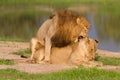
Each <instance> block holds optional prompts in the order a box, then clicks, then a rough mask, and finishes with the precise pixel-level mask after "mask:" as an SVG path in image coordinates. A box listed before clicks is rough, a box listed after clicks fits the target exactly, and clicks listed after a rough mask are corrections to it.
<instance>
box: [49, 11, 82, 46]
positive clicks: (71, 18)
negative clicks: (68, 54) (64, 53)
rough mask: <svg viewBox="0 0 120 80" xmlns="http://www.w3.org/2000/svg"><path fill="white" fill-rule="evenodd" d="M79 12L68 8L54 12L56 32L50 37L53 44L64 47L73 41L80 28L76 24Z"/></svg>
mask: <svg viewBox="0 0 120 80" xmlns="http://www.w3.org/2000/svg"><path fill="white" fill-rule="evenodd" d="M78 17H80V16H79V14H77V13H75V12H72V11H70V10H58V11H55V13H54V18H53V19H54V21H55V23H56V27H57V28H56V33H55V35H54V36H53V37H52V38H51V42H52V45H53V46H56V47H64V46H67V45H69V44H71V43H73V42H74V41H75V39H76V38H77V37H78V36H79V33H80V32H81V30H82V28H81V27H80V26H78V24H77V21H76V20H77V18H78Z"/></svg>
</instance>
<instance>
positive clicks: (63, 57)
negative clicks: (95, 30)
mask: <svg viewBox="0 0 120 80" xmlns="http://www.w3.org/2000/svg"><path fill="white" fill-rule="evenodd" d="M96 49H97V42H96V41H95V40H93V39H89V38H83V39H81V40H80V41H79V42H77V43H75V44H72V45H69V46H66V47H61V48H58V47H53V48H52V51H51V57H50V58H51V59H50V62H51V63H52V64H62V65H63V64H64V65H76V66H79V65H85V66H86V65H92V66H93V65H101V64H98V63H97V62H95V61H94V57H95V55H96ZM44 50H45V48H44V47H43V48H40V49H39V50H37V54H34V58H36V60H38V61H34V62H36V63H41V62H42V59H43V58H44V54H45V53H44ZM36 55H37V56H36ZM38 56H39V57H38Z"/></svg>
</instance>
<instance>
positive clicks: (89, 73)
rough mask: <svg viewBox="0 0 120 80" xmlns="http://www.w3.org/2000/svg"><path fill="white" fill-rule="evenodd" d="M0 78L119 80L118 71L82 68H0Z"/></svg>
mask: <svg viewBox="0 0 120 80" xmlns="http://www.w3.org/2000/svg"><path fill="white" fill-rule="evenodd" d="M0 79H1V80H6V79H9V80H17V79H20V80H120V73H118V72H114V71H106V70H98V69H96V68H88V69H86V68H83V67H80V68H78V69H72V70H66V71H61V72H54V73H49V74H28V73H25V72H20V71H17V70H15V69H3V70H0Z"/></svg>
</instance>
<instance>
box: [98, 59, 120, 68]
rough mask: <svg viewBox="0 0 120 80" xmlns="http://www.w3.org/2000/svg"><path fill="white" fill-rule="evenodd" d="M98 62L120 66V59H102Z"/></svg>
mask: <svg viewBox="0 0 120 80" xmlns="http://www.w3.org/2000/svg"><path fill="white" fill-rule="evenodd" d="M98 61H100V62H102V63H103V64H104V65H114V66H120V58H114V57H113V58H112V57H100V58H98Z"/></svg>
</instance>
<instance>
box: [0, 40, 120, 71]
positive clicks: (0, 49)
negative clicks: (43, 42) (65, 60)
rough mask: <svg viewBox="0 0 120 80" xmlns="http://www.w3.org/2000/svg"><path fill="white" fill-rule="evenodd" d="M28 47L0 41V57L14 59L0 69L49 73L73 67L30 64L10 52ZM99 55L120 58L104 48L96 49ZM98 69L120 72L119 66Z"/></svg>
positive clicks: (21, 43)
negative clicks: (13, 62)
mask: <svg viewBox="0 0 120 80" xmlns="http://www.w3.org/2000/svg"><path fill="white" fill-rule="evenodd" d="M25 48H29V43H24V42H4V41H0V59H11V60H14V61H15V64H14V65H0V69H6V68H12V69H17V70H20V71H23V72H28V73H50V72H55V71H61V70H66V69H71V68H75V67H73V66H67V65H53V64H31V63H27V62H25V59H24V58H21V57H20V56H19V55H14V54H12V52H16V51H19V50H23V49H25ZM97 53H98V54H99V55H100V56H108V57H116V58H120V53H117V52H110V51H105V50H97ZM99 68H100V69H107V70H115V71H119V72H120V66H110V65H106V66H102V67H99Z"/></svg>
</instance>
